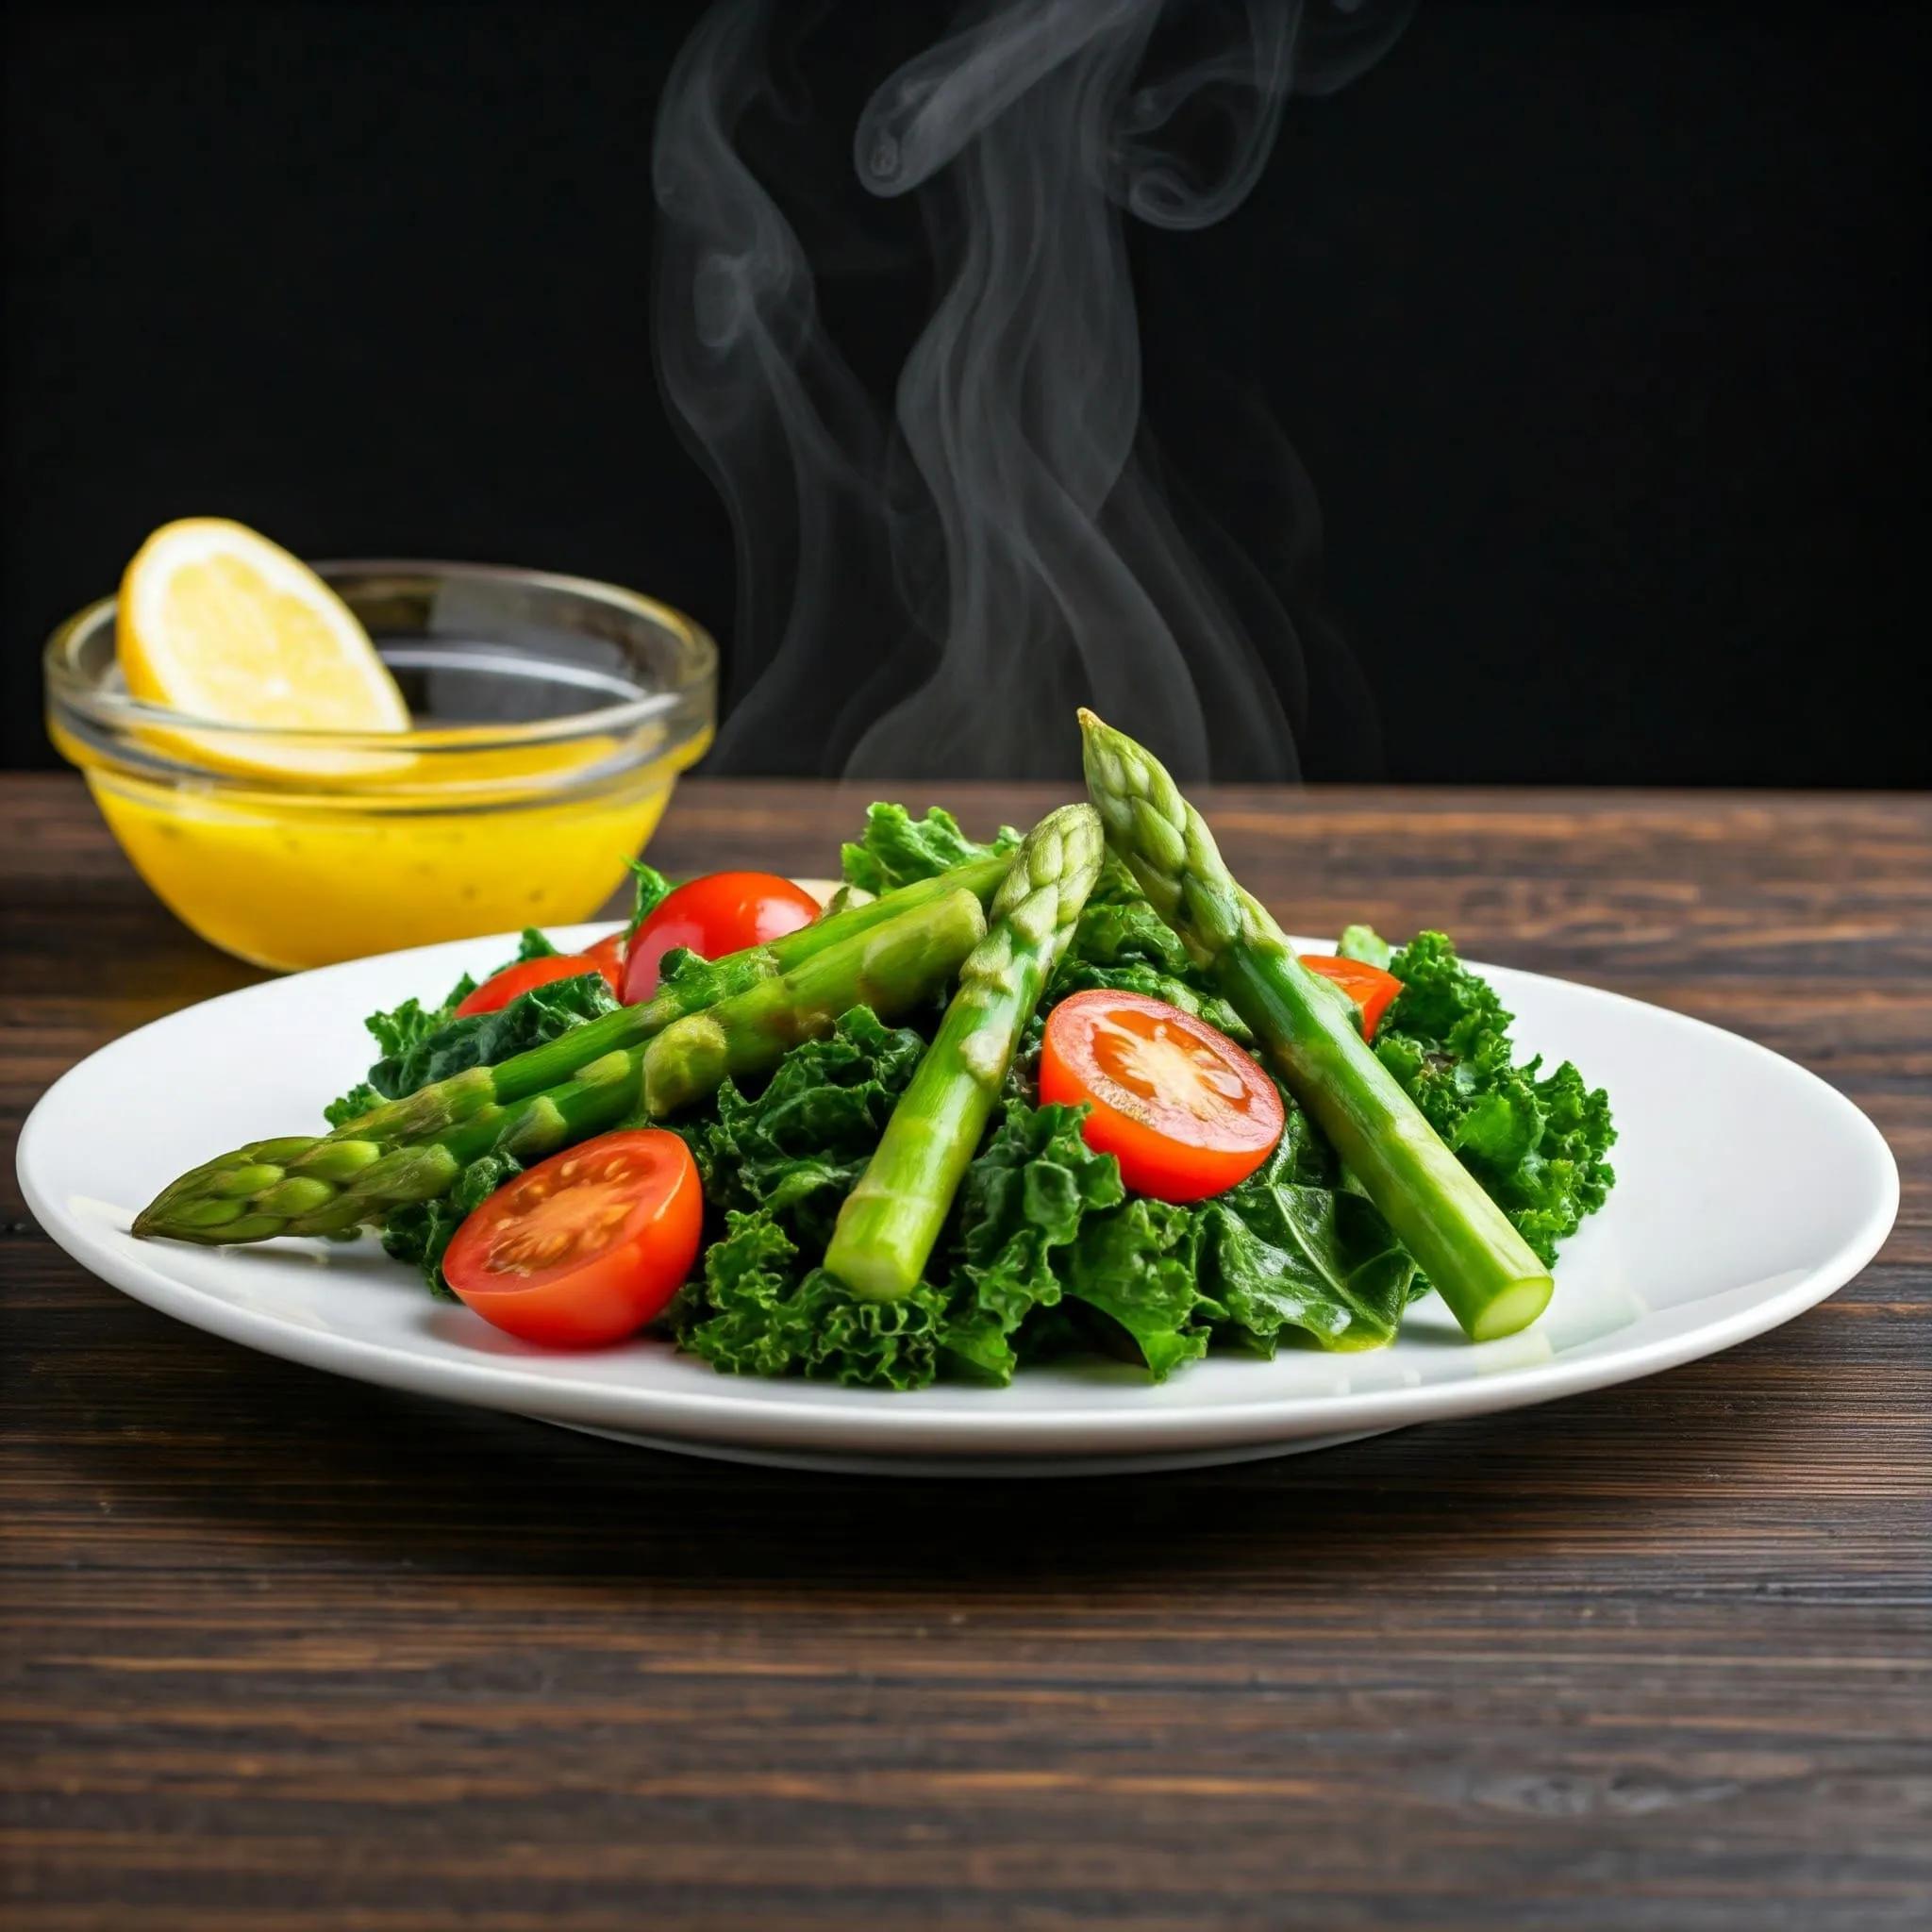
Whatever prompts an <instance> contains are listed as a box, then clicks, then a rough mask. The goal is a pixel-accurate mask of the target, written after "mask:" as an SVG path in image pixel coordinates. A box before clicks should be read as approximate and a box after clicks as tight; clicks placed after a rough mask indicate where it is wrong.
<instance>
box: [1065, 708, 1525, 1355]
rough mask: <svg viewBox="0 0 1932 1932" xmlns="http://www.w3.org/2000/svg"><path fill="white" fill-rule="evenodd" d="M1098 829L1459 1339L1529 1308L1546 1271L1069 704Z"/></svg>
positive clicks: (1110, 746) (1148, 786)
mask: <svg viewBox="0 0 1932 1932" xmlns="http://www.w3.org/2000/svg"><path fill="white" fill-rule="evenodd" d="M1080 726H1081V731H1082V733H1083V736H1084V740H1085V746H1086V766H1087V789H1088V791H1089V792H1090V794H1091V797H1092V799H1093V803H1094V805H1095V806H1096V807H1098V808H1099V811H1100V816H1101V818H1102V820H1103V821H1104V822H1105V824H1106V826H1107V838H1108V844H1109V845H1110V846H1111V847H1112V848H1113V850H1114V851H1115V853H1117V854H1118V855H1119V857H1120V858H1123V859H1124V860H1125V861H1126V865H1127V868H1128V870H1129V871H1130V872H1132V874H1134V877H1135V878H1136V879H1137V880H1138V881H1139V883H1140V886H1141V891H1144V892H1145V893H1146V894H1147V897H1148V899H1149V900H1150V901H1152V903H1153V905H1154V908H1155V909H1156V910H1157V911H1158V912H1159V914H1160V915H1161V917H1162V918H1163V919H1165V920H1166V921H1167V923H1168V924H1170V925H1171V926H1173V928H1174V931H1175V932H1176V933H1178V934H1179V935H1180V937H1181V940H1182V941H1183V942H1184V943H1185V944H1186V945H1187V947H1188V950H1189V952H1190V953H1191V955H1192V956H1193V957H1194V958H1195V959H1197V960H1198V961H1199V962H1200V963H1201V964H1202V965H1204V966H1206V967H1208V968H1209V969H1210V970H1211V971H1212V973H1213V974H1214V977H1215V979H1216V982H1217V983H1218V985H1219V986H1220V989H1221V991H1222V993H1223V995H1224V998H1225V999H1226V1000H1227V1001H1228V1003H1229V1005H1231V1006H1232V1007H1233V1008H1234V1009H1235V1010H1236V1011H1237V1012H1238V1013H1240V1014H1241V1018H1242V1019H1243V1020H1245V1021H1246V1022H1247V1023H1248V1024H1249V1025H1250V1026H1251V1027H1253V1028H1254V1031H1255V1037H1256V1039H1257V1041H1259V1042H1260V1045H1261V1049H1262V1052H1263V1054H1264V1055H1265V1056H1266V1058H1267V1059H1268V1060H1269V1062H1270V1063H1271V1064H1272V1065H1273V1066H1274V1070H1275V1072H1276V1073H1278V1074H1280V1075H1281V1077H1282V1079H1283V1080H1284V1081H1285V1082H1286V1083H1287V1085H1288V1087H1289V1089H1290V1091H1291V1092H1292V1093H1293V1094H1294V1096H1295V1098H1296V1099H1297V1100H1299V1101H1300V1102H1301V1104H1302V1105H1303V1106H1304V1107H1305V1108H1307V1110H1308V1112H1309V1113H1310V1114H1312V1115H1313V1116H1314V1118H1315V1121H1316V1122H1317V1124H1319V1125H1320V1126H1321V1128H1322V1129H1323V1131H1324V1133H1325V1134H1326V1135H1327V1136H1328V1138H1329V1140H1330V1141H1333V1142H1334V1143H1335V1146H1336V1149H1337V1150H1338V1152H1339V1153H1340V1154H1341V1158H1342V1159H1343V1160H1344V1161H1346V1162H1347V1163H1348V1165H1349V1167H1350V1168H1351V1169H1352V1170H1353V1171H1354V1173H1355V1174H1357V1177H1358V1178H1359V1179H1360V1181H1361V1183H1362V1185H1363V1186H1364V1187H1365V1188H1366V1189H1367V1190H1368V1192H1369V1197H1370V1198H1371V1199H1372V1200H1373V1201H1374V1203H1375V1205H1376V1207H1378V1208H1380V1209H1381V1210H1382V1212H1383V1213H1384V1214H1385V1215H1386V1216H1387V1217H1388V1218H1389V1222H1390V1224H1391V1226H1392V1227H1393V1228H1394V1229H1395V1231H1396V1233H1397V1234H1398V1235H1400V1236H1401V1237H1402V1240H1403V1242H1404V1244H1405V1245H1406V1246H1407V1249H1408V1251H1409V1253H1410V1254H1411V1255H1413V1256H1414V1257H1415V1258H1416V1259H1417V1261H1418V1262H1420V1263H1421V1264H1422V1267H1423V1269H1424V1271H1425V1272H1426V1274H1428V1276H1429V1279H1430V1280H1431V1281H1432V1282H1433V1283H1434V1284H1435V1286H1436V1288H1437V1290H1438V1291H1440V1292H1441V1297H1442V1299H1443V1300H1444V1301H1445V1302H1446V1303H1447V1304H1448V1305H1449V1307H1450V1310H1451V1312H1452V1313H1453V1314H1454V1315H1455V1317H1456V1319H1457V1322H1458V1323H1460V1324H1461V1326H1462V1329H1463V1332H1464V1333H1465V1334H1466V1335H1468V1336H1469V1338H1470V1339H1471V1341H1493V1340H1494V1339H1495V1338H1496V1337H1497V1336H1501V1335H1513V1334H1514V1333H1515V1332H1516V1331H1517V1330H1518V1329H1519V1328H1525V1327H1527V1326H1528V1325H1529V1324H1530V1323H1532V1322H1533V1321H1535V1320H1536V1318H1537V1317H1538V1316H1539V1315H1540V1314H1541V1313H1542V1311H1543V1308H1544V1307H1545V1305H1546V1304H1547V1303H1548V1301H1549V1298H1550V1291H1551V1286H1552V1283H1551V1279H1550V1273H1549V1270H1548V1269H1547V1268H1545V1267H1544V1266H1543V1264H1542V1263H1541V1261H1540V1260H1538V1258H1537V1257H1536V1256H1535V1255H1534V1254H1532V1253H1531V1252H1530V1249H1529V1245H1528V1243H1527V1242H1525V1241H1524V1239H1523V1237H1522V1236H1521V1235H1520V1234H1518V1233H1517V1232H1516V1230H1515V1228H1514V1227H1512V1226H1511V1225H1510V1224H1509V1221H1508V1218H1507V1216H1506V1215H1505V1214H1504V1212H1503V1210H1502V1209H1501V1208H1498V1207H1497V1206H1496V1204H1495V1203H1494V1202H1493V1201H1491V1199H1490V1197H1489V1195H1487V1194H1486V1193H1485V1192H1484V1191H1482V1188H1481V1187H1480V1186H1479V1185H1478V1184H1477V1182H1476V1180H1475V1178H1474V1176H1473V1175H1472V1174H1470V1173H1469V1171H1468V1170H1467V1169H1466V1168H1465V1167H1464V1166H1463V1165H1462V1163H1461V1162H1460V1161H1459V1160H1457V1158H1456V1157H1455V1155H1454V1154H1452V1153H1451V1152H1450V1151H1449V1149H1448V1148H1447V1147H1445V1146H1444V1145H1443V1144H1442V1142H1441V1140H1440V1139H1439V1138H1438V1137H1437V1134H1436V1132H1435V1130H1434V1128H1432V1127H1431V1126H1430V1125H1429V1124H1428V1122H1427V1121H1426V1120H1424V1118H1423V1116H1422V1114H1421V1112H1420V1111H1419V1110H1418V1109H1417V1108H1416V1106H1415V1103H1414V1102H1413V1101H1411V1100H1410V1099H1409V1097H1408V1095H1407V1093H1405V1092H1404V1091H1402V1088H1401V1087H1400V1085H1398V1084H1397V1082H1396V1080H1395V1078H1394V1076H1393V1075H1392V1074H1390V1072H1389V1071H1388V1069H1387V1068H1386V1067H1384V1066H1383V1064H1382V1063H1381V1061H1380V1060H1378V1059H1377V1058H1375V1056H1374V1053H1373V1052H1372V1051H1371V1050H1370V1048H1369V1046H1368V1044H1367V1043H1366V1042H1365V1041H1363V1039H1362V1038H1361V1035H1360V1034H1359V1032H1357V1029H1356V1025H1355V1024H1354V1021H1353V1019H1352V1017H1351V1016H1350V1015H1349V1014H1347V1013H1345V1012H1344V1011H1343V1010H1342V1008H1341V1005H1340V1003H1338V1002H1336V1001H1334V1000H1331V999H1330V998H1328V997H1327V996H1326V994H1325V991H1324V985H1323V982H1322V981H1321V980H1320V979H1319V978H1318V977H1317V976H1316V975H1315V974H1312V973H1310V972H1309V971H1308V969H1307V967H1306V966H1304V965H1303V964H1302V963H1301V961H1300V960H1299V959H1297V958H1295V956H1294V951H1293V949H1292V948H1291V946H1290V945H1289V943H1288V941H1287V940H1286V939H1285V938H1284V937H1283V936H1282V932H1281V928H1280V927H1279V926H1278V925H1276V924H1275V923H1274V920H1273V919H1272V918H1271V917H1270V916H1269V914H1268V912H1267V910H1266V908H1263V907H1262V906H1261V905H1260V904H1259V903H1258V902H1257V900H1256V899H1254V898H1253V897H1252V896H1251V895H1250V894H1248V893H1247V892H1245V891H1242V890H1241V887H1240V886H1239V885H1237V884H1236V882H1235V880H1234V877H1233V875H1232V874H1230V873H1229V872H1228V869H1227V866H1226V864H1225V863H1224V860H1223V859H1222V857H1221V853H1220V851H1219V849H1218V848H1217V847H1216V845H1215V843H1214V838H1213V835H1212V833H1210V832H1209V831H1208V827H1207V825H1206V824H1204V823H1203V822H1202V819H1201V815H1200V814H1199V813H1198V812H1197V811H1196V810H1195V809H1194V808H1193V807H1192V806H1191V805H1190V804H1189V803H1188V802H1187V800H1186V799H1184V798H1183V797H1182V796H1181V794H1180V792H1179V791H1178V790H1177V789H1176V787H1175V785H1174V780H1173V778H1171V777H1170V776H1169V775H1168V774H1167V772H1166V771H1165V770H1164V769H1163V768H1162V767H1161V765H1160V764H1159V763H1158V760H1156V759H1155V758H1153V757H1152V756H1151V754H1149V753H1148V752H1147V751H1146V750H1144V749H1143V748H1142V747H1141V745H1138V744H1136V743H1135V742H1134V741H1133V740H1132V739H1131V738H1128V737H1125V736H1124V734H1123V733H1121V732H1118V731H1115V730H1112V729H1110V728H1109V727H1108V725H1106V724H1102V723H1101V721H1100V720H1099V719H1098V718H1096V717H1094V715H1093V714H1092V713H1091V711H1086V710H1083V711H1082V712H1081V713H1080Z"/></svg>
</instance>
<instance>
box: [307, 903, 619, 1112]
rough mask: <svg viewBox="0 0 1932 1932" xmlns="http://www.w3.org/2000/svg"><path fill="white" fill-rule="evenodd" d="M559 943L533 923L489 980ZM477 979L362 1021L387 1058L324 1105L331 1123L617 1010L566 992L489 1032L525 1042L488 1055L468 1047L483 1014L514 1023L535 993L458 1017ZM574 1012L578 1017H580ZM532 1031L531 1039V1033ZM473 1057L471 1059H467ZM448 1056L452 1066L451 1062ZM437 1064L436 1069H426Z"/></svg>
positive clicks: (549, 989) (569, 982)
mask: <svg viewBox="0 0 1932 1932" xmlns="http://www.w3.org/2000/svg"><path fill="white" fill-rule="evenodd" d="M556 953H557V948H556V947H555V946H553V945H552V944H551V943H550V941H548V940H547V939H545V938H544V936H543V935H542V934H541V932H539V931H538V930H537V928H536V927H535V926H534V925H526V926H525V928H524V931H523V936H522V938H521V939H519V940H518V941H517V950H516V957H515V958H513V959H506V960H505V961H504V962H503V965H501V966H498V967H495V968H493V969H492V970H491V972H490V973H489V974H485V977H486V978H491V979H493V978H494V977H495V976H496V974H498V973H502V972H504V971H505V970H506V969H507V968H508V967H510V966H518V965H521V964H522V963H523V962H524V961H525V959H548V958H554V957H555V955H556ZM476 985H477V982H476V981H475V980H474V979H472V978H471V977H470V975H469V974H467V973H466V974H463V976H462V977H461V978H460V979H459V980H458V981H457V983H456V984H455V985H454V986H453V987H451V988H450V990H449V991H448V992H447V993H446V994H444V996H443V999H442V1003H441V1005H440V1006H436V1007H425V1006H424V1004H423V1003H422V1001H421V1000H405V1001H404V1002H403V1003H402V1005H401V1006H399V1007H397V1008H394V1009H393V1010H391V1011H390V1012H387V1013H371V1014H370V1016H369V1017H368V1018H367V1019H366V1020H364V1021H363V1023H362V1024H363V1025H364V1026H365V1027H366V1028H367V1029H368V1031H369V1033H370V1034H371V1036H372V1037H373V1038H374V1039H375V1044H376V1047H377V1049H378V1050H379V1051H380V1053H381V1055H382V1058H380V1059H379V1060H377V1061H376V1063H375V1066H373V1067H371V1068H370V1070H369V1077H368V1078H367V1079H366V1080H363V1081H360V1082H358V1084H357V1085H356V1086H354V1087H352V1088H351V1089H350V1090H349V1091H348V1092H346V1093H344V1094H343V1095H342V1096H341V1099H340V1100H332V1101H330V1102H329V1104H328V1105H327V1106H326V1107H325V1108H323V1117H324V1118H325V1120H326V1121H327V1122H328V1124H329V1125H330V1126H331V1127H340V1126H345V1125H346V1124H348V1123H349V1122H350V1121H353V1120H357V1119H359V1118H360V1117H361V1116H362V1115H363V1114H365V1113H367V1112H368V1111H369V1110H370V1108H373V1107H380V1106H381V1105H382V1103H383V1102H384V1101H385V1100H395V1099H398V1098H400V1097H401V1096H402V1095H403V1094H405V1093H413V1092H415V1091H416V1090H417V1088H419V1087H423V1086H426V1085H427V1084H428V1083H429V1082H430V1081H431V1080H440V1079H441V1078H442V1075H443V1074H444V1073H445V1072H446V1073H451V1074H459V1073H461V1072H462V1071H463V1069H464V1068H465V1067H474V1066H477V1065H481V1064H486V1063H489V1062H491V1061H494V1060H498V1059H501V1058H503V1056H504V1054H505V1053H517V1052H520V1051H522V1049H523V1047H524V1046H536V1045H539V1044H541V1041H545V1040H554V1039H556V1037H557V1036H558V1034H559V1033H562V1032H565V1031H567V1030H568V1028H569V1026H574V1025H576V1024H579V1022H580V1021H582V1020H593V1019H595V1018H596V1016H597V1014H598V1013H599V1012H609V1011H611V1010H612V1009H613V1008H615V1006H616V1001H615V1000H607V1001H606V1002H605V1004H603V1005H602V1006H599V1007H595V1008H594V1009H591V1000H592V998H593V997H594V996H593V995H591V994H588V993H585V992H581V991H580V992H578V993H574V994H569V995H566V996H564V997H563V998H562V1000H561V1001H560V1002H559V1001H558V1000H557V999H555V998H553V999H550V1000H548V1001H546V1002H544V1003H543V1006H544V1010H543V1012H541V1014H540V1013H539V1012H537V1011H534V1010H531V1011H525V1012H524V1013H522V1014H519V1015H518V1017H517V1018H516V1019H515V1020H514V1021H509V1022H508V1024H506V1025H505V1026H503V1027H501V1028H499V1029H495V1030H491V1031H490V1032H488V1033H484V1034H483V1043H484V1044H492V1045H493V1044H494V1043H495V1041H497V1039H498V1038H499V1037H500V1038H502V1039H505V1040H510V1039H514V1040H515V1041H517V1044H515V1045H511V1046H506V1047H504V1048H503V1049H502V1051H500V1052H483V1051H480V1050H472V1049H470V1048H467V1047H464V1046H463V1045H461V1044H460V1042H463V1041H474V1040H475V1039H476V1038H477V1036H478V1034H479V1033H481V1032H482V1029H481V1028H480V1027H479V1026H478V1024H476V1023H477V1021H478V1020H479V1019H496V1020H502V1021H507V1020H508V1015H509V1014H510V1013H511V1012H513V1011H515V1009H516V1008H518V1007H520V1006H522V1005H523V1001H524V999H528V998H530V997H531V995H530V994H528V993H525V995H524V996H523V998H522V999H518V1000H514V1001H512V1002H511V1003H510V1005H509V1006H508V1007H506V1008H503V1009H502V1011H501V1012H500V1013H497V1014H484V1015H476V1014H465V1015H463V1016H462V1017H461V1018H460V1019H458V1017H457V1008H458V1007H459V1006H461V1005H462V1003H463V1002H464V1001H465V1000H466V999H468V998H469V996H470V995H471V994H472V993H473V992H475V991H476ZM577 985H578V982H577V981H576V980H574V979H564V980H553V981H552V982H551V983H550V985H549V986H546V987H541V988H539V989H537V991H541V992H543V993H555V991H556V990H557V989H558V988H559V987H575V986H577ZM572 1016H574V1017H572ZM525 1034H527V1035H528V1036H529V1037H528V1038H527V1039H525V1038H524V1037H523V1036H524V1035H525ZM465 1054H467V1058H465V1057H464V1056H465ZM445 1060H447V1061H448V1064H447V1065H446V1066H445V1065H444V1064H443V1062H444V1061H445ZM432 1066H434V1067H437V1068H438V1069H439V1071H437V1072H434V1073H430V1072H425V1068H428V1067H432Z"/></svg>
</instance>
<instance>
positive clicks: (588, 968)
mask: <svg viewBox="0 0 1932 1932" xmlns="http://www.w3.org/2000/svg"><path fill="white" fill-rule="evenodd" d="M603 971H604V969H603V967H602V966H600V965H599V964H598V962H597V961H596V960H595V959H593V958H591V956H590V955H589V954H588V953H548V954H546V955H545V956H544V957H543V958H541V959H519V960H518V961H517V962H516V964H515V965H514V966H506V967H505V968H504V969H503V971H502V972H501V973H492V974H491V975H490V977H489V978H488V979H486V980H485V981H484V982H483V984H482V985H481V986H479V987H478V988H477V989H476V991H475V992H473V993H471V994H470V996H469V997H468V998H467V999H465V1000H464V1001H462V1002H461V1004H460V1005H459V1006H458V1008H457V1013H458V1017H460V1016H461V1015H463V1014H465V1013H494V1012H498V1011H500V1010H501V1009H502V1008H505V1007H507V1006H508V1005H509V1003H510V1001H512V1000H513V999H515V998H516V997H517V995H518V994H519V993H525V992H528V991H529V990H530V989H531V988H532V987H533V986H547V985H548V984H549V983H550V982H551V981H552V980H553V979H576V978H578V977H580V976H581V975H582V974H586V973H602V972H603ZM605 977H606V978H608V977H609V975H608V974H605Z"/></svg>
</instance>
